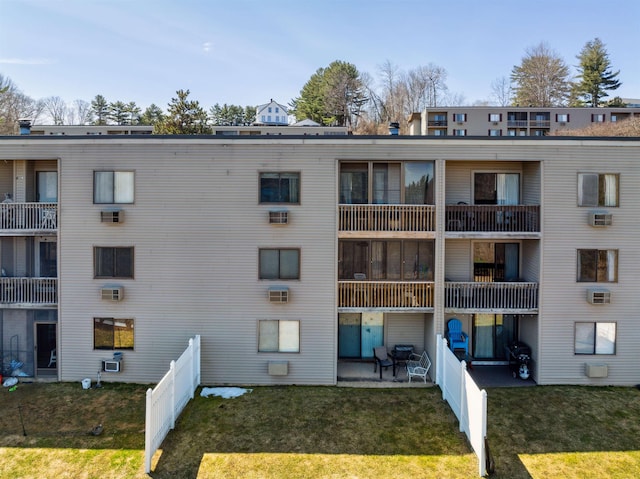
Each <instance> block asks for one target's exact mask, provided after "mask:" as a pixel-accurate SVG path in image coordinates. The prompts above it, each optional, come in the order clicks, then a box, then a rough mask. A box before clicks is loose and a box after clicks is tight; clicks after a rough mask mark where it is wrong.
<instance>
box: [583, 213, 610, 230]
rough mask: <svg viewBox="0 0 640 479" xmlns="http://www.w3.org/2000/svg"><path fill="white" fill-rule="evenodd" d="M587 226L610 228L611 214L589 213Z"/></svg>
mask: <svg viewBox="0 0 640 479" xmlns="http://www.w3.org/2000/svg"><path fill="white" fill-rule="evenodd" d="M589 224H590V225H591V226H596V227H601V226H611V225H612V224H613V214H611V213H607V212H606V211H591V212H589Z"/></svg>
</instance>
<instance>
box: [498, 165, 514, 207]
mask: <svg viewBox="0 0 640 479" xmlns="http://www.w3.org/2000/svg"><path fill="white" fill-rule="evenodd" d="M519 179H520V175H518V174H517V173H499V174H497V175H496V189H497V193H498V195H497V196H498V204H499V205H517V204H518V203H519V202H520V181H519Z"/></svg>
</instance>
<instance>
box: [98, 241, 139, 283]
mask: <svg viewBox="0 0 640 479" xmlns="http://www.w3.org/2000/svg"><path fill="white" fill-rule="evenodd" d="M93 256H94V267H95V270H94V277H96V278H133V247H124V248H111V247H102V246H96V247H95V248H94V249H93Z"/></svg>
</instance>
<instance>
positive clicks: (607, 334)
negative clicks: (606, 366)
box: [574, 323, 616, 354]
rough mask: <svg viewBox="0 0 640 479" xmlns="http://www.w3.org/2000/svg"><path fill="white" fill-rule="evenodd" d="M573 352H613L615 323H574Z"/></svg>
mask: <svg viewBox="0 0 640 479" xmlns="http://www.w3.org/2000/svg"><path fill="white" fill-rule="evenodd" d="M574 351H575V354H615V353H616V323H576V326H575V343H574Z"/></svg>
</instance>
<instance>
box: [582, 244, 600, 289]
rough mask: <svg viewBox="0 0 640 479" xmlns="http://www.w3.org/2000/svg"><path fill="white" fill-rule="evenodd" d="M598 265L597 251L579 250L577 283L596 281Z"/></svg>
mask: <svg viewBox="0 0 640 479" xmlns="http://www.w3.org/2000/svg"><path fill="white" fill-rule="evenodd" d="M597 263H598V250H595V249H581V250H578V281H579V282H592V281H596V279H597V277H596V270H597Z"/></svg>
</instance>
